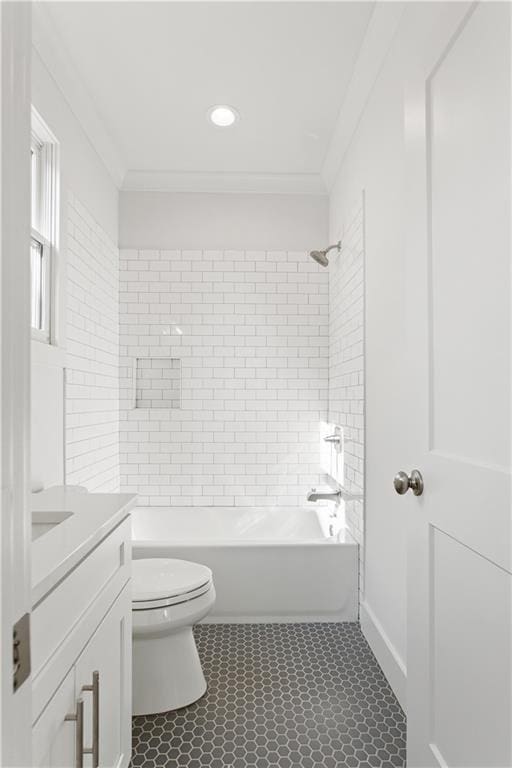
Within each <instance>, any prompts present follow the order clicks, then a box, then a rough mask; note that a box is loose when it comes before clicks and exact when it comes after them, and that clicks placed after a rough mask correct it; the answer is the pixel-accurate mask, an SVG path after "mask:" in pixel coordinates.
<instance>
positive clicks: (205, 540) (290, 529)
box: [132, 507, 358, 623]
mask: <svg viewBox="0 0 512 768" xmlns="http://www.w3.org/2000/svg"><path fill="white" fill-rule="evenodd" d="M132 519H133V522H132V531H133V534H132V535H133V557H134V558H141V557H175V558H181V559H183V560H192V561H194V562H197V563H203V564H205V565H208V566H209V567H210V568H211V569H212V571H213V575H214V580H215V588H216V591H217V602H216V605H215V608H214V610H213V611H212V613H211V614H210V616H209V618H208V621H211V622H230V623H242V622H297V621H355V620H356V619H357V613H358V553H357V544H356V543H355V542H354V540H353V539H352V538H351V537H350V534H349V533H348V532H347V531H346V530H345V529H344V528H341V529H339V526H338V525H337V521H336V520H334V521H333V520H332V519H331V518H329V509H328V508H327V507H323V508H322V507H318V508H317V509H283V508H281V509H272V510H270V509H257V508H251V509H249V508H241V507H240V508H237V507H182V508H177V507H169V508H168V507H165V508H162V507H152V508H141V507H139V508H138V509H135V510H134V511H133V513H132ZM333 524H334V526H335V528H334V535H331V534H332V533H333V529H332V528H331V526H332V525H333ZM336 528H338V530H336Z"/></svg>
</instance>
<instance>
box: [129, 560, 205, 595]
mask: <svg viewBox="0 0 512 768" xmlns="http://www.w3.org/2000/svg"><path fill="white" fill-rule="evenodd" d="M211 579H212V572H211V570H210V569H209V568H207V566H206V565H200V564H199V563H191V562H189V561H188V560H169V559H164V558H161V557H152V558H149V559H146V560H134V561H133V563H132V601H133V602H134V603H136V602H145V601H148V600H162V599H164V598H169V597H178V596H180V595H185V594H187V593H189V592H194V591H195V590H197V589H199V588H200V587H204V586H205V585H206V584H210V582H211Z"/></svg>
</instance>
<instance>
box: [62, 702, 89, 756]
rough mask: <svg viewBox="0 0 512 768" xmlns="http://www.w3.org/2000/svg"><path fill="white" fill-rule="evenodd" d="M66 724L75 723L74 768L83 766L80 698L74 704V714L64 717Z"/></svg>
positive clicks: (82, 703)
mask: <svg viewBox="0 0 512 768" xmlns="http://www.w3.org/2000/svg"><path fill="white" fill-rule="evenodd" d="M64 720H66V721H67V722H72V723H76V726H75V768H83V766H84V700H83V699H82V698H81V697H80V698H79V699H78V700H77V702H76V712H75V713H74V714H72V715H66V717H65V718H64Z"/></svg>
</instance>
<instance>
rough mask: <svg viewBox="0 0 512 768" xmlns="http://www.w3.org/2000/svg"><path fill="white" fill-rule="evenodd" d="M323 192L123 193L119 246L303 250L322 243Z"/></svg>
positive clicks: (324, 229) (325, 218) (325, 203)
mask: <svg viewBox="0 0 512 768" xmlns="http://www.w3.org/2000/svg"><path fill="white" fill-rule="evenodd" d="M327 228H328V198H327V196H322V195H274V194H251V193H247V194H231V193H224V194H200V193H187V194H178V193H172V192H121V193H120V196H119V247H120V248H138V249H141V248H142V249H144V248H146V249H147V248H157V249H158V248H177V249H197V250H227V249H235V250H254V251H270V250H283V251H304V250H306V249H307V250H312V249H313V248H321V247H323V245H322V244H323V243H325V239H326V237H327Z"/></svg>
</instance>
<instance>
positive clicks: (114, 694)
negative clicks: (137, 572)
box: [32, 518, 132, 768]
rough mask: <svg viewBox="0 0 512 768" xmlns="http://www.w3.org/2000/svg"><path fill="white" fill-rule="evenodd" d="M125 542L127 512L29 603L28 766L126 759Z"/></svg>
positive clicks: (112, 764)
mask: <svg viewBox="0 0 512 768" xmlns="http://www.w3.org/2000/svg"><path fill="white" fill-rule="evenodd" d="M130 547H131V529H130V521H129V518H127V519H125V520H124V521H123V522H121V523H120V524H119V525H118V526H117V527H116V528H115V529H114V530H113V531H111V532H110V533H109V534H108V535H107V536H106V537H105V538H104V539H103V540H102V541H101V542H100V543H99V544H98V545H97V546H95V547H94V548H93V550H92V551H91V552H90V553H89V554H88V555H87V556H86V557H85V558H84V559H83V560H82V561H81V562H80V563H79V564H78V565H77V566H76V567H75V568H73V569H72V571H71V572H70V573H69V574H68V575H67V576H66V577H65V578H64V579H63V580H62V581H61V582H60V583H59V584H57V585H56V586H55V588H54V589H52V590H51V591H50V592H49V594H48V595H46V596H45V597H43V599H42V600H41V601H40V603H38V604H37V605H36V606H35V607H34V610H33V613H32V648H33V662H34V676H33V710H34V711H33V730H32V735H33V766H34V768H36V767H37V768H75V767H76V768H81V766H83V768H97V766H101V768H127V766H128V765H129V762H130V750H131V641H132V631H131V583H130V570H131V551H130Z"/></svg>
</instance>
